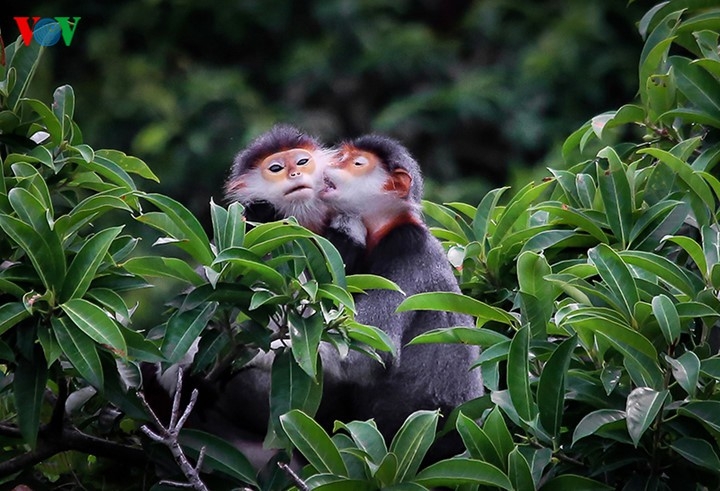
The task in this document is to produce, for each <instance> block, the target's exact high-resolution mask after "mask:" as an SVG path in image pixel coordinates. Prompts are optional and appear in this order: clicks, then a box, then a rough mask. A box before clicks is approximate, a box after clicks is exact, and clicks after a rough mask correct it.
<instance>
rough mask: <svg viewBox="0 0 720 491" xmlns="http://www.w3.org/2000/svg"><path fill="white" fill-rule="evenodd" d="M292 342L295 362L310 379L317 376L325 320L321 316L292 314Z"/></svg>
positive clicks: (290, 317) (290, 318)
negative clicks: (319, 347)
mask: <svg viewBox="0 0 720 491" xmlns="http://www.w3.org/2000/svg"><path fill="white" fill-rule="evenodd" d="M289 320H290V325H291V327H290V341H291V345H290V347H291V349H292V353H293V356H294V357H295V361H296V362H297V364H298V365H300V368H302V369H303V370H304V371H305V373H307V374H308V375H309V376H310V377H312V378H315V377H316V376H317V359H318V346H320V337H321V336H322V333H323V319H322V316H321V315H320V314H315V315H312V316H310V317H302V316H300V315H298V314H297V313H296V312H290V316H289Z"/></svg>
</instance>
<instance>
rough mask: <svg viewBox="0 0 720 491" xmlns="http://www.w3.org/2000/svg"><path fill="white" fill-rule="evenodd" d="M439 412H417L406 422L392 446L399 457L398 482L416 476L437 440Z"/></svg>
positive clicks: (391, 448) (391, 450)
mask: <svg viewBox="0 0 720 491" xmlns="http://www.w3.org/2000/svg"><path fill="white" fill-rule="evenodd" d="M438 418H439V413H438V411H416V412H414V413H412V414H411V415H410V416H408V418H407V419H406V420H405V422H404V423H403V425H402V426H401V427H400V429H399V430H398V432H397V433H396V434H395V436H394V437H393V440H392V443H391V444H390V452H392V453H394V454H395V455H397V457H398V472H397V479H398V481H404V480H405V479H406V478H408V477H411V476H414V475H415V474H416V473H417V470H418V469H419V468H420V464H421V463H422V460H423V458H425V454H426V453H427V451H428V449H429V448H430V445H431V444H432V442H433V440H434V439H435V430H436V428H437V422H438Z"/></svg>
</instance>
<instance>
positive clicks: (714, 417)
mask: <svg viewBox="0 0 720 491" xmlns="http://www.w3.org/2000/svg"><path fill="white" fill-rule="evenodd" d="M678 413H680V414H684V415H687V416H690V417H692V418H695V419H697V420H698V421H700V422H701V423H703V424H706V425H708V426H709V427H710V428H712V429H713V431H716V432H720V401H694V402H690V403H688V404H686V405H685V406H683V407H681V408H680V409H678Z"/></svg>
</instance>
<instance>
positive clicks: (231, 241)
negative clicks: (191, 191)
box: [216, 202, 245, 248]
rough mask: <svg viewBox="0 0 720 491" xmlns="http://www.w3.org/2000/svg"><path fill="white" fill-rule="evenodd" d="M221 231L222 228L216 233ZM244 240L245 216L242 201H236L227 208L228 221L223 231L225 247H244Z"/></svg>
mask: <svg viewBox="0 0 720 491" xmlns="http://www.w3.org/2000/svg"><path fill="white" fill-rule="evenodd" d="M218 208H219V207H218ZM219 232H220V230H218V232H216V233H219ZM244 242H245V217H244V216H243V207H242V205H241V204H240V203H238V202H234V203H232V204H231V205H230V206H228V210H227V221H226V222H225V229H224V231H223V241H222V244H223V248H227V247H242V246H243V243H244Z"/></svg>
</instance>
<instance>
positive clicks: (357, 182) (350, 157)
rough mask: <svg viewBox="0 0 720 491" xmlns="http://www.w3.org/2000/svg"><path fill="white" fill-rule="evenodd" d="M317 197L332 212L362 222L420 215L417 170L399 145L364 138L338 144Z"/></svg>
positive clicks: (420, 185) (373, 137) (375, 137)
mask: <svg viewBox="0 0 720 491" xmlns="http://www.w3.org/2000/svg"><path fill="white" fill-rule="evenodd" d="M324 181H325V187H324V189H323V190H322V192H321V193H320V196H321V197H322V199H323V200H325V202H327V203H328V204H329V205H330V207H331V208H333V209H334V210H335V211H337V212H340V213H346V214H354V215H359V216H360V217H362V218H363V219H367V218H368V217H371V216H377V215H386V216H387V215H397V214H399V213H402V212H409V213H411V214H412V215H419V207H420V200H421V199H422V194H423V181H422V174H421V172H420V167H419V165H418V163H417V162H416V161H415V159H414V158H413V157H412V156H411V155H410V153H409V152H408V150H407V149H406V148H405V147H404V146H403V145H402V144H400V142H398V141H396V140H393V139H391V138H387V137H384V136H379V135H366V136H361V137H359V138H356V139H354V140H350V141H347V142H344V143H341V144H340V145H339V146H338V148H336V154H335V158H334V159H333V161H332V162H331V164H330V166H329V167H327V168H326V169H325V179H324Z"/></svg>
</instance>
